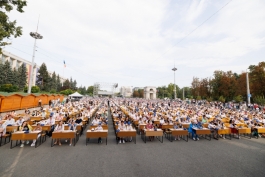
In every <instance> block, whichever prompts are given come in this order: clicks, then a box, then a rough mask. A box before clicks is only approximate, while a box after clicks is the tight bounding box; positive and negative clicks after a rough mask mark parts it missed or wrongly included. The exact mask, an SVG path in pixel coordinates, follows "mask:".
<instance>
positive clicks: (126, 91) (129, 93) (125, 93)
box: [120, 86, 133, 97]
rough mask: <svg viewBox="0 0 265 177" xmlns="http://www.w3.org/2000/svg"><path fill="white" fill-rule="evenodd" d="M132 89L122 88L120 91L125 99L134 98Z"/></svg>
mask: <svg viewBox="0 0 265 177" xmlns="http://www.w3.org/2000/svg"><path fill="white" fill-rule="evenodd" d="M132 94H133V93H132V87H125V86H122V87H121V89H120V95H121V96H123V97H132Z"/></svg>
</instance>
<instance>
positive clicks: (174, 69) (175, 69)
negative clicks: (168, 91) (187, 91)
mask: <svg viewBox="0 0 265 177" xmlns="http://www.w3.org/2000/svg"><path fill="white" fill-rule="evenodd" d="M172 71H174V99H176V84H175V71H177V68H176V67H175V66H174V68H173V69H172Z"/></svg>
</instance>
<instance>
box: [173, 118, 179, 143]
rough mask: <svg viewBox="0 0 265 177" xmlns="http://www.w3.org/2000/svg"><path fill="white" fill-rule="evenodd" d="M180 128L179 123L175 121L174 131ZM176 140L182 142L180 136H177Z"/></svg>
mask: <svg viewBox="0 0 265 177" xmlns="http://www.w3.org/2000/svg"><path fill="white" fill-rule="evenodd" d="M178 128H179V126H178V124H177V121H175V122H174V123H173V129H178ZM174 138H175V141H176V140H180V136H175V137H174Z"/></svg>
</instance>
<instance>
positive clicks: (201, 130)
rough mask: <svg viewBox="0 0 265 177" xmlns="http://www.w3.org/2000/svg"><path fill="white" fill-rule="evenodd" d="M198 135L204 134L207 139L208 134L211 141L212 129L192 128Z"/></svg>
mask: <svg viewBox="0 0 265 177" xmlns="http://www.w3.org/2000/svg"><path fill="white" fill-rule="evenodd" d="M192 129H193V130H194V131H195V133H196V134H197V135H204V137H205V139H207V136H208V137H209V139H208V140H209V141H211V130H210V129H208V128H203V129H198V128H192Z"/></svg>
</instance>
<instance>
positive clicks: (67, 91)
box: [60, 89, 74, 95]
mask: <svg viewBox="0 0 265 177" xmlns="http://www.w3.org/2000/svg"><path fill="white" fill-rule="evenodd" d="M60 93H61V94H63V95H71V94H72V93H74V91H73V90H71V89H66V90H62V91H61V92H60Z"/></svg>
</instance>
